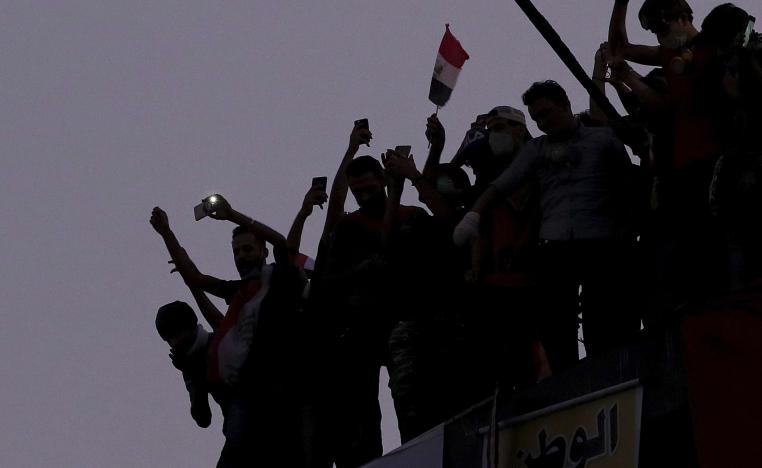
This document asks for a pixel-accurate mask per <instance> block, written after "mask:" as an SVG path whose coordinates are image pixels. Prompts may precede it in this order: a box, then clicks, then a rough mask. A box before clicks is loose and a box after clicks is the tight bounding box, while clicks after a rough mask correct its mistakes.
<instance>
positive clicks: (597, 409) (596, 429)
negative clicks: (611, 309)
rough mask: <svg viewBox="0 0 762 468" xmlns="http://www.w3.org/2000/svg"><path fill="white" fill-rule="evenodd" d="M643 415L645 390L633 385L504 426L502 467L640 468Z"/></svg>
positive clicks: (500, 428) (500, 451)
mask: <svg viewBox="0 0 762 468" xmlns="http://www.w3.org/2000/svg"><path fill="white" fill-rule="evenodd" d="M641 409H642V387H641V386H640V385H638V383H637V381H634V382H628V383H625V384H621V385H617V386H614V387H611V388H608V389H605V390H601V391H599V392H594V393H591V394H588V395H585V396H583V397H580V398H577V399H574V400H569V401H566V402H564V403H561V404H558V405H554V406H552V407H549V408H545V409H542V410H539V411H535V412H534V413H529V414H526V415H523V416H520V417H518V418H515V419H512V420H508V421H505V422H503V423H500V424H499V426H498V436H497V438H498V451H497V454H498V466H499V467H501V468H637V467H638V451H639V448H640V418H641ZM488 434H489V433H488ZM487 438H488V437H485V443H484V447H485V451H484V453H485V456H484V458H483V460H484V462H483V465H482V466H484V467H485V468H487V467H488V466H489V464H488V462H487V459H488V457H487V446H488V443H487V442H488V441H487V440H486V439H487Z"/></svg>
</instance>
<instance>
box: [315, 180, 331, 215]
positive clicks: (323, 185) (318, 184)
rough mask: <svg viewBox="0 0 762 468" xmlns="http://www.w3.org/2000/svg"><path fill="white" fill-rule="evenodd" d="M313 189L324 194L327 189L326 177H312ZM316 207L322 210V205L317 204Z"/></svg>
mask: <svg viewBox="0 0 762 468" xmlns="http://www.w3.org/2000/svg"><path fill="white" fill-rule="evenodd" d="M315 187H318V188H320V189H321V190H322V191H324V192H325V191H326V189H327V188H328V177H313V178H312V188H315ZM318 206H319V207H320V209H321V210H322V209H323V204H322V203H318Z"/></svg>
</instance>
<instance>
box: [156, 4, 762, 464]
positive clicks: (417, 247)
mask: <svg viewBox="0 0 762 468" xmlns="http://www.w3.org/2000/svg"><path fill="white" fill-rule="evenodd" d="M627 8H628V2H627V1H626V0H615V1H614V7H613V12H612V16H611V22H610V29H609V38H608V41H607V42H605V43H603V44H601V47H600V49H599V50H598V51H597V53H596V55H595V65H594V70H593V73H592V81H593V83H594V84H595V86H597V87H598V88H599V89H600V90H601V91H603V92H605V91H606V89H607V88H609V89H611V88H613V89H614V90H615V91H616V94H617V96H618V98H619V100H620V101H621V103H622V105H623V106H624V108H625V109H626V110H627V113H628V115H626V116H625V117H623V118H620V117H618V116H613V115H610V114H609V113H607V112H604V111H603V110H602V109H601V107H600V106H599V105H598V103H596V102H593V101H591V105H590V109H589V111H585V112H582V113H580V114H575V113H574V112H573V111H572V109H571V105H570V102H569V99H568V97H567V95H566V92H565V91H564V89H563V88H562V87H561V86H560V85H559V84H558V83H556V82H555V81H540V82H536V83H534V84H533V85H532V86H531V87H530V88H529V89H528V90H526V92H525V93H524V94H523V95H522V96H521V100H522V103H523V106H520V105H518V104H517V103H512V105H511V106H508V105H500V106H497V107H495V108H493V109H492V110H490V111H489V112H487V113H486V114H483V115H479V116H477V117H476V118H475V120H474V122H473V123H471V124H470V128H469V129H468V130H467V131H466V134H465V137H464V139H463V143H462V144H461V145H460V147H459V149H458V150H457V152H456V153H455V154H454V156H453V157H452V158H450V162H442V153H443V149H444V146H445V129H444V127H443V126H442V124H441V123H440V121H439V120H438V119H437V116H436V115H432V116H430V117H429V118H428V119H427V120H426V128H425V135H426V138H427V139H428V141H429V143H430V147H429V153H428V157H427V159H426V161H425V164H424V165H423V168H421V169H419V168H418V167H416V163H415V162H414V160H413V157H412V156H411V155H410V154H409V152H410V147H406V146H398V147H396V148H395V149H390V150H387V151H386V152H385V153H384V154H383V155H381V158H380V160H378V159H376V158H373V157H371V156H367V155H366V156H357V154H358V152H360V149H361V148H362V147H363V145H368V146H370V145H369V143H370V141H371V139H372V138H373V134H372V133H371V130H370V124H369V123H368V121H367V120H366V119H361V120H358V121H357V122H355V125H354V127H353V128H352V130H351V132H350V135H349V144H348V148H347V150H346V153H345V154H344V156H343V157H342V158H341V160H340V162H339V166H338V170H337V171H336V175H335V177H334V178H333V181H332V184H331V186H330V190H328V187H327V184H326V181H325V178H322V180H321V178H316V179H315V180H314V181H313V186H312V187H311V188H310V189H309V191H308V192H307V194H306V195H305V197H304V202H303V204H302V206H301V207H300V208H299V210H298V211H297V213H296V217H295V219H294V222H293V225H292V227H291V230H290V232H289V233H288V235H287V236H286V237H284V236H283V235H282V234H280V233H278V232H276V231H274V230H273V229H271V228H269V227H267V226H266V225H264V224H262V223H260V222H259V221H256V220H253V219H252V218H250V217H248V216H246V215H244V214H242V213H240V212H239V211H237V210H236V209H234V208H233V207H232V206H231V204H230V203H229V202H228V201H227V200H226V199H225V198H224V197H222V196H221V195H214V196H211V197H208V198H206V199H205V200H204V201H203V202H202V204H201V205H199V206H198V207H197V210H196V211H197V213H196V214H197V218H200V217H204V216H209V217H211V218H213V219H217V220H226V221H230V222H232V223H234V224H235V225H236V227H235V229H234V230H233V234H232V250H233V259H234V262H235V266H236V268H237V270H238V272H239V273H240V279H236V280H222V279H218V278H215V277H213V276H209V275H206V274H203V273H201V272H200V271H199V270H198V268H197V267H196V266H195V264H194V263H193V262H192V261H191V259H190V257H189V256H188V254H187V253H186V252H185V250H184V249H183V248H182V247H181V245H180V243H179V242H178V240H177V238H176V237H175V235H174V233H173V232H172V230H171V228H170V225H169V221H168V218H167V215H166V213H165V212H164V211H162V210H161V209H160V208H158V207H157V208H154V210H153V212H152V214H151V220H150V223H151V225H152V226H153V228H154V229H155V230H156V232H158V233H159V234H160V235H161V237H162V239H163V240H164V242H165V244H166V247H167V249H168V251H169V254H170V257H171V262H172V263H173V266H174V270H173V271H177V272H178V273H179V274H180V275H181V276H182V278H183V280H184V281H185V283H186V284H187V286H188V287H189V289H190V291H191V293H192V295H193V297H194V299H195V301H196V304H197V307H198V309H199V311H200V312H201V314H202V316H203V317H204V319H205V320H206V321H207V323H208V324H209V327H210V329H211V330H210V331H207V330H206V329H205V328H204V327H203V326H202V325H200V324H199V321H198V319H197V316H196V313H195V312H194V309H193V308H192V307H191V306H190V305H188V304H186V303H184V302H180V301H177V302H173V303H170V304H167V305H164V306H162V307H161V308H160V309H159V311H158V314H157V316H156V328H157V330H158V332H159V334H160V335H161V337H162V338H163V339H164V340H165V341H166V342H167V343H168V344H169V346H170V348H171V358H172V363H173V364H174V366H175V367H176V368H177V369H178V370H180V371H181V372H182V375H183V379H184V381H185V385H186V388H187V390H188V393H189V395H190V402H191V415H192V416H193V419H194V420H195V421H196V423H197V424H198V425H199V426H201V427H207V426H209V424H210V421H211V411H210V407H209V400H208V395H211V396H212V398H213V399H214V401H216V402H217V403H218V404H219V405H220V407H221V409H222V414H223V417H224V424H223V433H224V435H225V444H224V447H223V449H222V453H221V455H220V459H219V462H218V465H217V466H218V467H238V466H266V467H270V466H284V467H299V466H308V467H325V468H327V467H330V466H332V464H333V463H335V464H336V466H337V467H338V468H348V467H357V466H361V465H362V464H364V463H366V462H369V461H370V460H372V459H374V458H376V457H378V456H380V455H381V453H382V446H381V427H380V422H381V412H380V409H379V403H378V386H379V372H380V368H381V366H385V367H386V368H387V370H388V373H389V387H390V389H391V394H392V397H393V400H394V408H395V411H396V414H397V421H398V424H399V431H400V436H401V439H402V441H403V443H404V442H406V441H409V440H411V439H413V438H415V437H416V436H417V435H419V434H421V433H423V432H425V431H427V430H428V429H430V428H432V427H434V426H436V425H437V424H440V423H442V422H444V421H445V420H447V419H449V418H452V417H454V416H456V415H457V414H458V413H460V412H462V411H464V410H466V409H468V408H469V407H470V406H472V405H474V404H477V403H479V402H480V401H482V400H484V399H485V398H488V397H490V396H491V395H493V394H494V392H495V390H496V389H497V388H499V389H500V391H501V392H504V393H505V392H507V393H511V392H515V391H519V390H524V389H527V388H529V387H531V386H532V385H534V384H536V383H537V382H538V381H539V380H542V379H543V378H545V377H547V376H549V375H551V374H559V373H562V372H564V371H566V370H568V369H570V368H572V367H573V366H575V364H576V363H577V362H578V360H579V352H578V349H579V334H578V331H579V327H580V324H581V330H582V337H583V338H582V342H583V343H584V347H585V352H586V355H587V357H588V358H593V359H594V358H595V356H599V355H602V354H605V353H608V352H612V351H614V350H616V349H618V348H621V347H622V346H626V345H627V344H629V343H633V342H636V341H637V340H641V339H643V336H644V335H647V334H649V333H659V332H663V331H664V330H670V329H673V328H675V327H677V326H679V324H680V322H681V319H682V317H684V316H685V315H686V314H690V313H691V311H692V310H694V309H695V308H696V307H697V306H698V305H700V304H702V303H703V302H705V301H706V300H708V299H710V298H713V297H717V296H722V295H728V294H734V293H736V292H738V291H742V290H744V289H745V288H753V287H758V279H759V278H760V276H761V275H760V273H762V249H761V248H760V246H761V245H762V242H760V239H762V217H761V216H760V215H762V211H760V207H762V39H761V38H760V35H759V34H758V33H756V32H754V31H753V18H751V17H750V16H749V15H748V14H747V13H746V12H745V11H743V10H742V9H740V8H738V7H736V6H734V5H732V4H723V5H720V6H718V7H716V8H714V9H713V10H712V11H711V13H709V15H707V17H706V18H705V19H704V20H703V22H702V23H701V28H700V30H698V29H696V27H694V25H693V15H692V10H691V8H690V7H689V6H688V4H687V3H686V2H685V1H684V0H662V1H655V0H646V2H645V3H644V4H643V5H642V8H641V9H640V11H639V14H638V17H639V20H640V23H641V25H642V27H643V28H644V29H646V30H648V31H651V32H652V33H653V34H654V35H655V38H656V40H657V41H658V43H659V46H645V45H638V44H631V43H630V42H629V41H628V38H627V32H626V28H625V19H626V15H627ZM631 63H635V64H641V65H647V66H650V67H653V68H652V69H651V70H650V71H649V72H648V73H645V74H641V73H638V72H637V71H635V70H634V69H633V68H632V67H631V65H630V64H631ZM606 84H608V85H609V86H608V87H607V86H606ZM525 111H526V112H527V113H528V115H529V117H530V118H531V119H532V120H533V121H534V122H535V123H536V124H537V127H538V128H539V129H540V131H541V132H543V134H542V135H540V136H537V137H533V136H532V135H530V134H529V131H528V129H527V126H526V122H527V120H526V114H525ZM626 146H627V147H629V148H630V149H631V152H632V153H633V154H634V155H635V156H636V158H637V159H638V160H639V162H638V163H637V164H633V163H632V162H631V158H630V156H629V155H628V152H627V150H626ZM464 167H465V168H467V169H469V170H470V171H471V172H472V175H473V176H472V177H469V174H468V173H467V171H466V169H464ZM472 180H473V183H472V182H471V181H472ZM405 189H407V190H413V191H415V192H416V193H417V194H418V199H419V201H420V202H421V203H422V204H423V205H424V206H425V208H423V207H421V206H406V205H403V204H401V203H400V199H401V196H402V194H403V191H404V190H405ZM348 192H351V193H352V195H353V197H354V199H355V201H356V202H357V205H358V206H359V209H357V210H356V211H353V212H349V213H347V212H345V201H346V198H347V194H348ZM326 202H327V206H326V208H325V215H326V220H325V225H324V229H323V233H322V237H321V239H320V243H319V246H318V248H317V255H316V257H315V260H314V264H313V262H312V261H311V259H309V258H308V257H306V256H304V255H303V254H301V253H300V251H301V245H300V243H301V235H302V229H303V226H304V224H305V222H306V220H307V218H308V217H309V216H310V215H311V214H312V213H313V209H314V207H315V206H316V205H320V207H321V208H322V205H323V204H324V203H326ZM270 253H271V254H272V258H273V262H272V263H267V262H266V259H267V258H268V256H269V254H270ZM207 294H211V295H214V296H217V297H219V298H222V299H224V301H225V302H226V303H227V304H228V308H227V310H226V311H225V312H224V313H223V312H221V311H220V310H218V309H217V308H216V306H215V305H214V304H213V303H212V302H211V301H210V300H209V299H208V297H207Z"/></svg>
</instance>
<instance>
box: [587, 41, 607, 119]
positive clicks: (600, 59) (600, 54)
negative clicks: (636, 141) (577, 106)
mask: <svg viewBox="0 0 762 468" xmlns="http://www.w3.org/2000/svg"><path fill="white" fill-rule="evenodd" d="M608 57H609V45H608V43H607V42H604V43H603V44H601V45H600V47H599V48H598V50H597V51H596V52H595V60H594V62H593V76H592V78H593V84H594V85H595V87H596V88H598V89H599V90H600V92H601V93H602V94H603V95H604V96H605V95H606V70H607V68H608ZM590 118H591V119H593V120H594V121H596V122H599V123H601V124H603V125H606V124H607V123H608V118H607V117H606V114H605V113H604V112H603V111H602V110H601V108H600V106H599V105H598V103H596V102H595V99H593V97H592V95H591V96H590Z"/></svg>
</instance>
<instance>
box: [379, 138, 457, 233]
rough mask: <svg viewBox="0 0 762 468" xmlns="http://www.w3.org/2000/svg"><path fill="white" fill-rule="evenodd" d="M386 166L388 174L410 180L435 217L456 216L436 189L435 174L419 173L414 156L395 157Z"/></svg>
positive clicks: (386, 161) (388, 159) (387, 161)
mask: <svg viewBox="0 0 762 468" xmlns="http://www.w3.org/2000/svg"><path fill="white" fill-rule="evenodd" d="M432 146H433V145H432ZM384 166H385V168H386V172H387V173H388V174H390V175H392V176H396V177H402V178H403V179H407V180H409V181H410V182H411V184H412V185H413V187H415V189H416V190H417V191H418V200H420V201H421V202H422V203H423V204H425V205H426V207H427V208H428V209H429V210H430V211H431V213H432V214H433V215H434V216H437V217H442V218H449V217H451V216H453V215H454V214H455V210H454V209H453V208H452V207H451V206H450V205H449V204H448V203H447V200H446V199H445V197H444V196H443V195H442V194H441V193H439V192H437V190H436V188H435V187H434V183H433V182H432V179H433V174H431V175H430V176H426V175H424V174H421V173H420V172H418V169H417V168H416V167H415V160H413V156H408V157H402V156H399V155H393V156H392V157H390V158H387V159H386V160H385V161H384ZM390 195H391V194H390Z"/></svg>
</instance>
